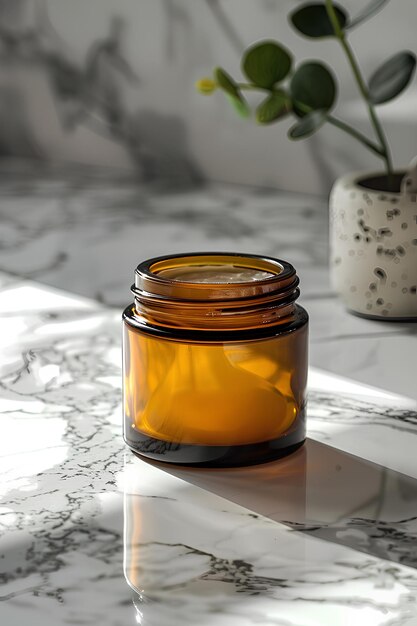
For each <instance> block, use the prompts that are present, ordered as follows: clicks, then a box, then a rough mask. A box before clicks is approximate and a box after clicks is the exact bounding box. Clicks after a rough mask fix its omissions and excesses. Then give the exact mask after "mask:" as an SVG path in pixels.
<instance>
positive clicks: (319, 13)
mask: <svg viewBox="0 0 417 626" xmlns="http://www.w3.org/2000/svg"><path fill="white" fill-rule="evenodd" d="M333 7H334V11H335V13H336V17H337V20H338V22H339V25H340V28H341V29H342V30H343V28H344V27H345V26H346V24H347V21H348V15H347V13H346V11H345V10H344V9H342V7H339V6H337V5H336V4H334V5H333ZM290 21H291V23H292V25H293V26H294V28H295V29H296V30H298V31H299V32H300V33H301V34H302V35H304V36H305V37H312V38H314V39H315V38H321V37H334V36H335V32H334V29H333V25H332V23H331V21H330V18H329V16H328V14H327V11H326V6H325V4H323V3H322V2H318V3H314V4H304V5H303V6H302V7H301V8H300V9H296V10H295V11H293V12H292V13H291V14H290Z"/></svg>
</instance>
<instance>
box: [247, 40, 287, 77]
mask: <svg viewBox="0 0 417 626" xmlns="http://www.w3.org/2000/svg"><path fill="white" fill-rule="evenodd" d="M291 65H292V57H291V55H290V53H289V52H288V51H287V50H286V49H285V48H284V47H283V46H281V45H279V44H278V43H277V42H275V41H262V42H261V43H258V44H255V45H254V46H252V47H251V48H249V49H248V50H247V51H246V52H245V54H244V56H243V59H242V70H243V72H244V73H245V75H246V76H247V78H248V79H249V80H250V81H251V82H252V83H253V84H254V85H257V86H258V87H262V88H263V89H271V88H272V87H273V86H274V85H275V84H276V83H279V82H280V81H282V80H284V78H285V77H286V76H287V75H288V73H289V71H290V69H291Z"/></svg>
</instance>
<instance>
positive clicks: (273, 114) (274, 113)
mask: <svg viewBox="0 0 417 626" xmlns="http://www.w3.org/2000/svg"><path fill="white" fill-rule="evenodd" d="M289 104H290V103H289V101H288V96H287V94H286V93H285V91H283V90H282V89H280V90H279V91H274V92H273V93H271V95H270V96H268V97H267V98H266V99H265V100H264V101H263V102H261V104H260V105H259V106H258V108H257V109H256V121H257V122H258V123H259V124H271V123H272V122H275V121H276V120H279V119H280V118H281V117H284V116H285V115H287V113H288V112H289V109H290V107H289Z"/></svg>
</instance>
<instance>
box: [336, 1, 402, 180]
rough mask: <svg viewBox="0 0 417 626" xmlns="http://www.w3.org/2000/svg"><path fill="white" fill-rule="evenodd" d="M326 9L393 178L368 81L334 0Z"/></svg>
mask: <svg viewBox="0 0 417 626" xmlns="http://www.w3.org/2000/svg"><path fill="white" fill-rule="evenodd" d="M326 10H327V14H328V16H329V19H330V21H331V23H332V26H333V30H334V33H335V35H336V37H337V38H338V40H339V41H340V44H341V46H342V48H343V50H344V52H345V53H346V56H347V59H348V62H349V65H350V67H351V69H352V72H353V75H354V77H355V80H356V84H357V86H358V89H359V91H360V93H361V95H362V97H363V99H364V100H365V103H366V106H367V109H368V114H369V118H370V120H371V123H372V126H373V128H374V131H375V133H376V136H377V137H378V139H379V142H380V145H381V150H380V153H379V156H382V158H383V159H384V161H385V165H386V170H387V175H388V179H391V177H392V174H393V168H392V159H391V152H390V148H389V145H388V141H387V138H386V136H385V133H384V131H383V129H382V126H381V124H380V122H379V119H378V117H377V115H376V113H375V108H374V106H373V104H372V102H371V100H370V97H369V92H368V87H367V86H366V83H365V81H364V79H363V76H362V74H361V71H360V68H359V65H358V62H357V60H356V58H355V55H354V53H353V50H352V48H351V47H350V45H349V43H348V42H347V40H346V37H345V33H344V32H343V30H342V29H341V28H340V24H339V20H338V19H337V16H336V12H335V10H334V7H333V3H332V0H326Z"/></svg>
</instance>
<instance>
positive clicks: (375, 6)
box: [346, 0, 389, 30]
mask: <svg viewBox="0 0 417 626" xmlns="http://www.w3.org/2000/svg"><path fill="white" fill-rule="evenodd" d="M388 2H389V0H372V2H370V3H369V4H367V5H366V7H364V8H363V9H362V11H361V12H360V13H358V15H356V17H354V18H353V19H352V20H351V21H350V22H349V24H347V26H346V30H347V29H351V28H355V27H356V26H359V24H362V22H365V20H369V18H370V17H373V16H374V15H375V13H378V11H380V10H381V9H382V7H383V6H384V4H387V3H388Z"/></svg>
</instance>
